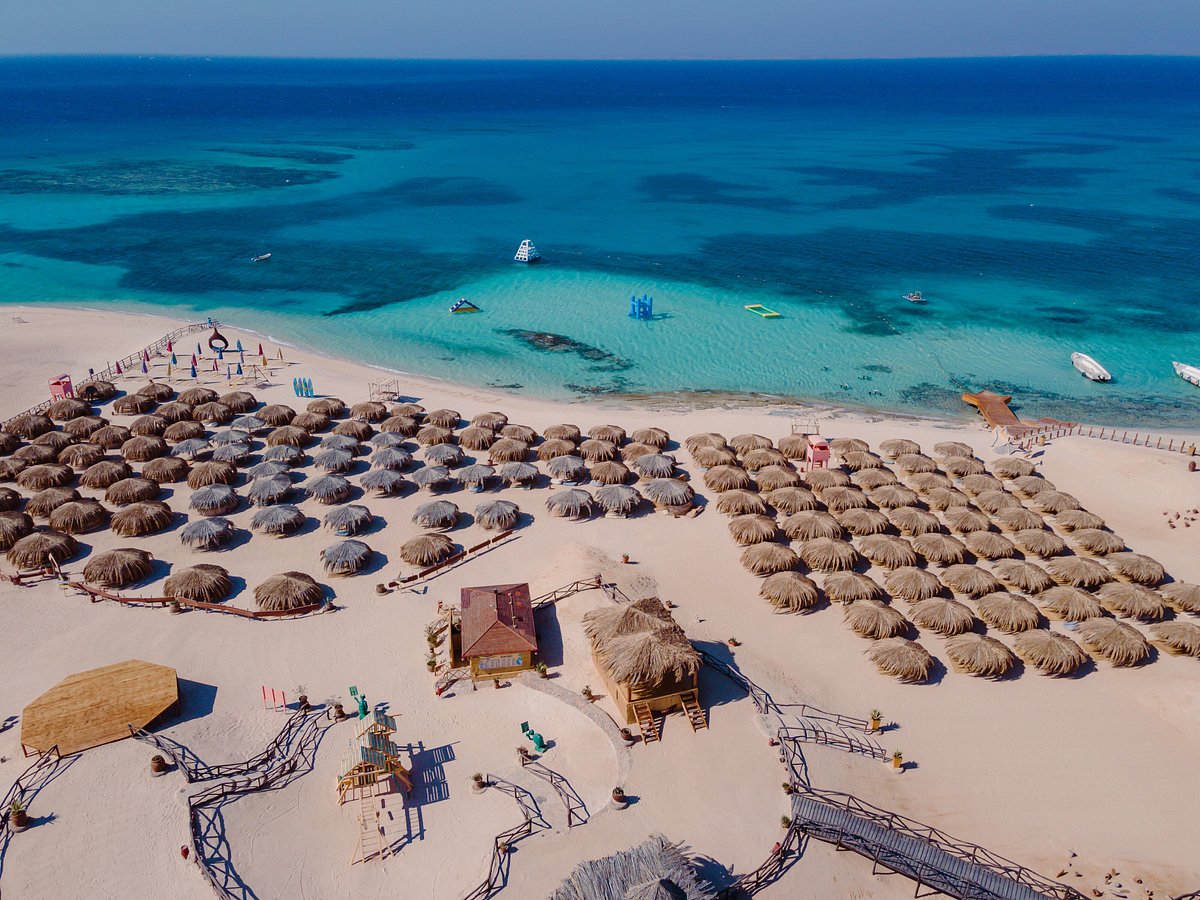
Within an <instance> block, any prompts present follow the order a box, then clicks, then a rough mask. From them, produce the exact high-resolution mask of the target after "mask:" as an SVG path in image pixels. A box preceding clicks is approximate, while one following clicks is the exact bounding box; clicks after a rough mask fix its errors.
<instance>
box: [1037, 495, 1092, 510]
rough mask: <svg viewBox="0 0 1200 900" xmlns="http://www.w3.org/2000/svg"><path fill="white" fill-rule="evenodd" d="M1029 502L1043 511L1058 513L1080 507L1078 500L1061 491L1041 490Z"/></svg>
mask: <svg viewBox="0 0 1200 900" xmlns="http://www.w3.org/2000/svg"><path fill="white" fill-rule="evenodd" d="M1030 502H1031V503H1032V504H1033V505H1034V507H1036V508H1037V509H1040V510H1041V511H1042V512H1044V513H1060V512H1065V511H1066V510H1068V509H1079V508H1080V505H1079V501H1078V500H1076V499H1075V498H1074V497H1072V496H1071V495H1070V494H1067V493H1064V492H1062V491H1042V492H1041V493H1039V494H1037V495H1036V496H1034V498H1033V499H1032V500H1031V501H1030Z"/></svg>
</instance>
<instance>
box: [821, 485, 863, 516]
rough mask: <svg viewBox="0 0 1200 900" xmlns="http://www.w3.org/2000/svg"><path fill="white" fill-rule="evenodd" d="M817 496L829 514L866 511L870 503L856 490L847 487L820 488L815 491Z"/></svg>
mask: <svg viewBox="0 0 1200 900" xmlns="http://www.w3.org/2000/svg"><path fill="white" fill-rule="evenodd" d="M817 496H818V497H820V498H821V502H822V503H824V504H825V508H826V509H828V510H829V511H830V512H842V511H844V510H847V509H867V508H868V507H870V505H871V503H870V501H869V500H867V495H866V494H864V493H863V492H862V491H860V490H859V489H858V488H855V487H849V486H841V487H838V486H835V487H827V488H822V489H820V490H818V491H817Z"/></svg>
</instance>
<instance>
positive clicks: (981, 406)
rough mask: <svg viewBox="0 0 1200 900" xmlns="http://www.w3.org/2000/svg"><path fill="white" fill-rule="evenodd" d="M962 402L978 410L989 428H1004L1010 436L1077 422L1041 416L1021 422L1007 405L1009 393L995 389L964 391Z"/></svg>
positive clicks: (1010, 399) (1071, 424) (1063, 426)
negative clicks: (997, 391) (973, 391)
mask: <svg viewBox="0 0 1200 900" xmlns="http://www.w3.org/2000/svg"><path fill="white" fill-rule="evenodd" d="M962 399H963V402H964V403H969V404H970V405H971V406H974V407H975V408H976V409H977V410H979V414H980V415H981V416H983V419H984V421H985V422H987V423H988V427H989V428H1004V429H1006V430H1007V431H1008V433H1009V434H1010V435H1011V436H1012V437H1017V438H1019V437H1023V436H1024V435H1026V434H1028V433H1030V432H1034V431H1044V430H1046V429H1050V428H1067V427H1074V426H1075V425H1076V424H1077V423H1075V422H1065V421H1063V420H1062V419H1049V418H1041V419H1038V420H1037V421H1035V422H1023V421H1021V420H1020V419H1018V418H1017V416H1016V413H1014V412H1013V411H1012V410H1011V409H1010V408H1009V406H1008V404H1009V403H1011V402H1012V395H1011V394H997V393H996V392H995V391H978V392H976V393H974V394H972V393H970V392H964V393H963V395H962Z"/></svg>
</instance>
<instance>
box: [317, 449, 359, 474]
mask: <svg viewBox="0 0 1200 900" xmlns="http://www.w3.org/2000/svg"><path fill="white" fill-rule="evenodd" d="M313 465H315V466H316V467H317V468H318V469H320V470H321V471H322V472H348V471H349V470H350V467H351V466H353V465H354V456H353V455H352V454H351V453H350V451H349V450H321V451H319V452H317V453H314V454H313Z"/></svg>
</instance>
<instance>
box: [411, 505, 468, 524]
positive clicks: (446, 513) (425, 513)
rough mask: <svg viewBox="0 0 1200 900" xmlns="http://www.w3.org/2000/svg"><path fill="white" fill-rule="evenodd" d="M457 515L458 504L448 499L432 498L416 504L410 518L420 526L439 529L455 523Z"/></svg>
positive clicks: (456, 522)
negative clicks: (426, 501) (430, 500)
mask: <svg viewBox="0 0 1200 900" xmlns="http://www.w3.org/2000/svg"><path fill="white" fill-rule="evenodd" d="M458 515H459V513H458V506H456V505H455V504H453V503H451V502H450V501H449V500H434V501H433V502H431V503H423V504H421V505H420V506H418V507H417V511H416V512H415V513H413V517H412V520H413V522H414V523H416V524H417V525H419V526H421V527H422V528H429V529H433V530H434V531H441V530H445V529H448V528H453V527H454V526H455V525H457V524H458Z"/></svg>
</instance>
